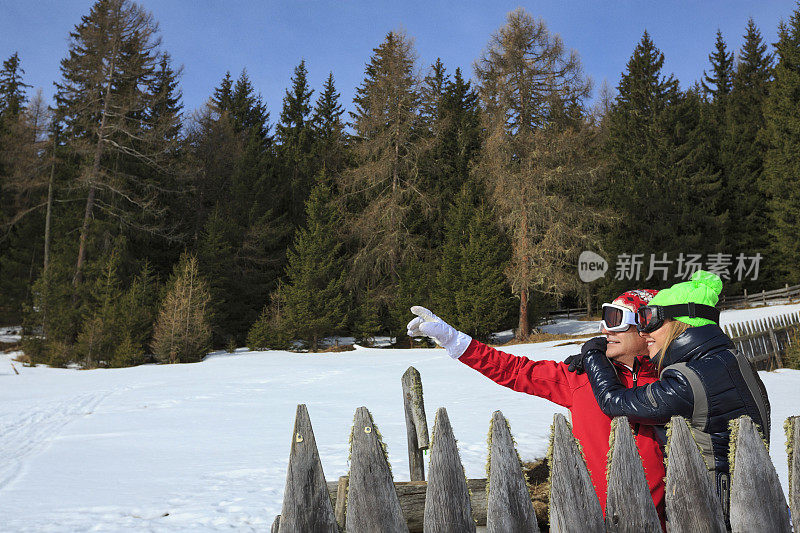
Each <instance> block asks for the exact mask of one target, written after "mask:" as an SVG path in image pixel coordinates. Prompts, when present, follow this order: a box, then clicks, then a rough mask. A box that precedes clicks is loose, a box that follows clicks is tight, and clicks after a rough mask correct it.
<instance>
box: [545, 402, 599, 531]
mask: <svg viewBox="0 0 800 533" xmlns="http://www.w3.org/2000/svg"><path fill="white" fill-rule="evenodd" d="M549 459H550V531H552V532H563V533H567V532H570V531H585V532H587V533H602V532H604V531H605V524H604V523H603V510H602V508H601V507H600V502H599V501H598V500H597V492H596V491H595V490H594V485H592V478H591V477H589V470H588V469H587V468H586V462H585V461H584V460H583V456H582V455H581V452H580V449H578V442H577V441H576V440H575V436H574V435H573V434H572V427H571V426H570V425H569V422H567V419H566V418H564V415H562V414H560V413H557V414H556V415H555V416H554V417H553V432H552V434H551V436H550V457H549Z"/></svg>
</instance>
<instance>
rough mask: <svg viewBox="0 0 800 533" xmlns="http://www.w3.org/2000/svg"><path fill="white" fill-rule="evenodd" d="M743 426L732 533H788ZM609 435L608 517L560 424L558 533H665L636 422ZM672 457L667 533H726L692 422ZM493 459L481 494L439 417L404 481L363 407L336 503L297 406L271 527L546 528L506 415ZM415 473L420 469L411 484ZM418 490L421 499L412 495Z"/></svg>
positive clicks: (673, 438) (792, 438)
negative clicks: (423, 465) (424, 474)
mask: <svg viewBox="0 0 800 533" xmlns="http://www.w3.org/2000/svg"><path fill="white" fill-rule="evenodd" d="M418 375H419V374H418V373H417V372H416V370H413V369H409V371H408V372H407V373H406V375H405V376H404V380H403V381H404V385H406V384H407V385H406V386H404V391H405V392H404V395H405V397H406V398H407V399H408V400H409V402H408V403H407V404H406V405H407V412H408V409H409V407H408V406H409V404H410V405H411V407H410V408H411V409H419V407H420V406H421V381H418V380H417V379H416V377H417V376H418ZM412 378H413V379H412ZM414 390H416V391H417V393H419V394H420V398H419V400H420V401H419V403H418V404H417V406H416V407H415V406H414V404H415V403H417V402H415V401H414V400H416V398H413V397H412V396H413V394H415V393H414V392H409V391H414ZM423 410H424V409H423ZM423 420H424V417H421V416H420V413H417V414H416V415H414V414H413V412H412V413H411V414H410V416H409V415H407V417H406V421H407V423H408V424H409V425H408V428H409V431H408V436H409V439H411V438H412V436H413V438H414V439H416V441H417V443H416V447H412V445H411V442H410V441H409V454H411V452H412V451H415V450H416V449H417V448H418V447H419V446H420V444H421V443H423V442H424V441H425V440H426V439H427V431H425V432H424V433H423V432H422V430H421V428H420V427H419V425H420V424H421V423H423ZM798 420H800V417H791V418H790V419H788V420H787V436H788V449H789V479H790V489H789V500H790V505H791V511H792V513H793V515H794V516H800V454H799V453H797V452H798V447H799V446H800V423H798ZM736 426H737V427H736V429H735V431H734V433H733V435H735V437H734V438H732V442H731V447H732V458H733V461H732V465H733V471H732V473H731V474H732V475H731V497H730V502H731V503H730V520H731V525H732V526H733V531H779V532H790V531H791V527H790V522H789V506H787V502H786V498H785V496H784V493H783V490H782V488H781V485H780V482H779V481H778V475H777V473H776V472H775V468H774V466H773V464H772V462H771V460H770V457H769V454H768V452H767V449H766V446H765V445H764V442H763V441H762V439H761V437H760V435H759V432H758V429H757V428H756V426H755V425H754V424H753V423H752V421H751V420H750V419H749V418H748V417H742V418H740V419H738V420H737V421H736ZM612 433H613V441H612V447H611V452H610V453H609V463H608V500H607V502H606V516H605V519H604V517H603V513H602V511H601V507H600V503H599V501H598V500H597V496H596V493H595V490H594V487H593V486H592V484H591V479H590V477H589V473H588V471H587V469H586V463H585V462H584V460H583V456H582V455H581V451H580V449H579V447H578V443H577V441H576V439H575V437H574V435H573V433H572V428H571V427H570V424H569V422H567V420H566V418H565V417H564V416H563V415H561V414H556V415H555V417H554V420H553V425H552V428H551V435H550V452H549V458H548V459H549V463H550V469H551V470H550V472H551V473H550V480H551V483H550V509H549V516H550V523H549V528H550V531H589V532H603V531H608V532H621V531H645V532H653V533H657V532H660V531H661V525H660V522H659V519H658V515H657V514H656V510H655V507H654V506H653V501H652V499H651V496H650V492H649V489H648V486H647V482H646V480H645V476H644V469H643V468H642V463H641V460H640V457H639V454H638V452H637V449H636V444H635V442H634V438H633V434H632V432H631V428H630V424H629V423H628V420H627V419H626V418H624V417H620V418H615V419H614V421H613V422H612ZM775 445H777V443H773V446H775ZM668 450H669V461H668V464H667V477H666V509H667V514H668V516H669V519H670V522H669V523H670V531H673V532H694V531H714V532H720V533H722V532H724V531H725V523H724V520H723V516H722V510H721V505H720V504H719V501H718V499H717V496H716V493H715V490H714V488H713V487H712V484H711V480H710V478H709V476H708V474H707V470H706V466H705V463H704V462H703V459H702V457H701V455H700V452H699V450H698V447H697V444H696V443H695V441H694V438H693V437H692V435H691V430H690V429H689V426H688V425H687V422H686V421H685V420H684V419H683V418H680V417H674V418H673V419H672V422H671V431H670V436H669V443H668ZM488 452H489V460H488V470H487V472H488V479H485V480H478V481H482V482H483V487H487V485H488V488H487V489H486V491H483V490H476V489H478V487H477V486H474V484H473V483H472V482H471V481H469V480H467V479H465V476H464V470H463V467H462V465H461V461H460V458H459V454H458V449H457V447H456V440H455V435H454V431H453V428H452V426H451V425H450V421H449V418H448V416H447V411H446V410H445V409H444V408H440V409H439V410H438V411H437V413H436V419H435V422H434V425H433V433H432V435H431V438H430V461H429V463H428V480H427V481H421V480H420V481H412V482H406V483H395V482H394V480H393V476H392V471H391V468H390V467H389V463H388V458H387V454H386V448H385V445H384V443H383V440H382V437H381V435H380V432H379V431H378V429H377V427H376V426H375V421H374V420H373V418H372V415H371V414H370V412H369V411H368V410H367V408H366V407H359V408H358V409H357V410H356V414H355V418H354V421H353V427H352V432H351V443H350V472H349V475H348V476H346V477H343V478H342V479H340V481H339V482H338V483H334V484H333V485H334V486H335V492H336V497H335V503H334V501H333V499H332V497H331V496H332V492H333V487H329V485H328V483H326V481H325V477H324V475H323V471H322V463H321V461H320V457H319V453H318V451H317V446H316V441H315V438H314V432H313V430H312V427H311V420H310V418H309V415H308V411H307V409H306V406H305V405H299V406H298V407H297V415H296V419H295V426H294V432H293V434H292V445H291V451H290V455H289V466H288V469H287V475H286V489H285V491H284V499H283V506H282V511H281V514H280V515H279V516H277V517H276V518H275V521H274V522H273V525H272V532H273V533H275V532H298V531H328V532H330V533H338V532H339V531H340V530H346V531H348V532H352V533H360V532H373V531H387V532H395V531H398V532H407V531H430V532H439V531H467V532H470V531H473V532H474V531H475V530H476V524H478V525H483V524H486V529H487V531H490V532H505V531H529V532H537V531H539V530H540V529H539V525H538V523H537V520H536V515H535V513H534V510H533V506H532V504H531V497H530V494H529V492H528V487H527V485H526V483H525V479H524V476H523V472H522V469H521V465H520V460H519V457H518V455H517V452H516V449H515V445H514V441H513V439H512V436H511V431H510V428H509V426H508V423H507V421H506V419H505V418H504V417H503V415H502V413H501V412H500V411H496V412H495V413H494V414H493V416H492V419H491V421H490V426H489V442H488ZM414 468H415V467H414V466H413V464H412V465H411V469H412V470H411V473H412V475H415V474H414ZM416 475H419V470H417V474H416ZM473 481H475V480H473ZM471 485H472V486H471ZM409 486H413V490H410V491H409V490H407V488H408V487H409ZM399 487H405V488H403V489H401V488H399ZM411 493H413V497H410V496H409V494H411ZM481 498H484V500H483V501H485V506H484V507H483V509H485V514H483V516H485V518H482V516H481V512H480V510H479V509H478V506H479V505H481V504H480V503H478V502H477V501H476V500H479V499H481ZM412 515H413V516H412ZM484 520H485V521H484Z"/></svg>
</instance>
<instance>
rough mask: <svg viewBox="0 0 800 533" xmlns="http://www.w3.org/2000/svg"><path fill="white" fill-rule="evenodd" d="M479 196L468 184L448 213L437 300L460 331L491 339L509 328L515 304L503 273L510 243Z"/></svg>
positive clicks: (470, 184)
mask: <svg viewBox="0 0 800 533" xmlns="http://www.w3.org/2000/svg"><path fill="white" fill-rule="evenodd" d="M479 192H480V187H479V185H478V184H477V183H474V182H472V181H470V182H467V183H465V184H464V185H463V187H462V189H461V191H460V192H459V194H458V195H457V196H456V198H455V201H454V202H453V203H452V207H451V208H450V210H449V211H448V213H447V222H446V226H445V237H444V242H443V243H442V246H441V248H440V255H441V261H440V265H439V267H438V273H437V275H436V283H435V293H434V295H433V299H434V301H435V302H436V309H441V313H442V316H443V317H448V318H447V319H446V320H452V322H450V323H451V324H453V326H455V327H456V328H457V329H459V330H460V331H464V332H466V333H468V334H470V335H471V336H473V337H475V338H478V339H482V340H488V337H489V335H490V334H491V333H492V332H494V331H497V329H498V328H501V327H505V326H506V325H507V321H508V319H509V317H510V315H511V311H513V307H514V299H513V297H512V295H511V292H510V290H509V288H508V284H507V282H506V278H505V274H504V271H505V269H506V267H507V265H508V259H509V253H508V250H509V246H508V242H507V239H506V238H505V236H504V234H503V232H502V231H501V229H500V228H499V227H498V226H497V223H496V220H495V217H494V214H493V213H492V212H491V209H490V208H489V206H488V205H487V204H486V203H485V201H484V200H483V199H482V196H483V195H482V194H479Z"/></svg>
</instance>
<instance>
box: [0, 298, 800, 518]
mask: <svg viewBox="0 0 800 533" xmlns="http://www.w3.org/2000/svg"><path fill="white" fill-rule="evenodd" d="M797 310H800V305H791V306H775V307H768V308H763V309H755V310H745V311H726V312H725V313H723V321H725V322H730V321H739V320H749V319H751V318H756V317H760V316H766V315H776V314H782V313H785V312H789V311H797ZM578 323H579V324H581V325H585V324H591V323H590V322H578ZM595 327H596V325H595ZM562 343H563V341H554V342H546V343H539V344H527V345H515V346H509V347H507V348H505V350H507V351H508V352H511V353H514V354H517V355H525V356H527V357H530V358H532V359H556V360H561V359H563V358H564V357H566V356H567V355H569V354H571V353H575V351H576V350H577V347H576V346H575V345H566V346H556V345H558V344H562ZM9 357H10V355H2V356H0V524H2V525H0V530H2V531H4V532H6V531H15V532H18V531H26V532H27V531H29V532H50V531H52V532H62V531H65V532H66V531H69V532H72V531H131V530H136V531H139V530H146V531H164V532H171V531H218V530H231V529H234V530H237V531H255V530H262V531H263V530H265V529H267V528H268V527H269V525H270V524H271V522H272V520H273V518H274V516H275V515H276V514H278V513H279V512H280V506H281V498H282V493H283V486H284V483H285V474H286V464H287V460H288V455H289V446H290V439H291V435H292V425H293V423H294V414H295V409H296V406H297V404H298V403H305V404H306V405H307V406H308V410H309V413H310V415H311V421H312V424H313V426H314V433H315V436H316V440H317V444H318V446H319V450H320V453H321V455H322V463H323V468H324V470H325V474H326V477H327V478H328V479H329V480H335V479H337V478H338V476H340V475H344V474H346V473H347V470H348V466H347V457H348V449H347V448H348V444H347V442H348V436H349V432H350V425H351V423H352V417H353V413H354V412H355V409H356V408H357V407H359V406H362V405H364V406H367V407H368V408H369V409H370V410H371V411H372V414H373V416H374V418H375V421H376V424H377V425H378V426H379V427H380V430H381V433H382V434H383V436H384V439H385V441H386V443H387V444H388V448H389V458H390V461H391V462H392V466H393V472H394V475H395V478H396V479H397V480H403V479H408V459H407V452H406V442H405V426H404V425H405V422H404V418H403V411H402V409H403V401H402V397H401V389H400V377H401V375H402V374H403V372H404V371H405V370H406V368H408V366H409V365H413V366H415V367H416V368H417V369H418V370H419V371H420V372H421V374H422V381H423V387H424V391H425V405H426V408H427V412H428V423H429V424H430V425H432V424H433V415H434V413H435V410H436V408H438V407H441V406H444V407H446V408H447V410H448V414H449V415H450V420H451V422H452V424H453V428H454V431H455V435H456V438H457V439H458V441H459V449H460V452H461V459H462V461H463V463H464V467H465V469H466V473H467V475H468V476H469V477H483V476H484V475H485V461H486V433H487V431H488V428H489V420H490V417H491V414H492V412H493V411H495V410H496V409H500V410H502V411H503V413H504V414H505V415H506V417H507V418H508V419H509V422H510V424H511V429H512V432H513V433H514V436H515V438H516V441H517V444H518V447H519V451H520V454H521V456H522V457H523V458H535V457H541V456H543V455H544V454H545V451H546V449H547V440H548V434H549V431H550V424H551V422H552V418H553V414H554V413H556V412H565V411H564V410H563V409H561V408H559V407H557V406H555V405H553V404H551V403H549V402H547V401H546V400H543V399H540V398H535V397H532V396H526V395H521V394H518V393H515V392H512V391H510V390H508V389H505V388H503V387H500V386H497V385H495V384H494V383H492V382H490V381H489V380H487V379H486V378H484V377H483V376H481V375H479V374H478V373H476V372H474V371H473V370H471V369H469V368H467V367H466V366H464V365H461V364H460V363H458V362H456V361H452V360H451V359H450V358H449V357H448V356H447V355H446V354H445V352H444V351H443V350H440V349H414V350H391V349H374V348H370V349H367V348H361V349H357V350H355V351H350V352H341V353H329V354H293V353H288V352H274V351H273V352H248V351H239V352H237V353H235V354H219V355H214V356H211V357H209V358H208V359H207V360H206V361H204V362H202V363H197V364H189V365H162V366H141V367H136V368H126V369H118V370H91V371H77V370H64V369H51V368H44V367H38V368H25V367H22V366H21V365H19V364H17V365H16V366H17V369H18V370H19V371H20V375H15V374H14V371H13V369H12V368H11V364H10V361H9ZM761 376H762V379H763V380H764V383H765V385H766V386H767V389H768V390H769V393H770V398H771V401H772V428H773V440H772V447H771V452H770V453H771V454H772V457H773V460H774V462H775V464H776V466H777V469H778V472H779V475H780V478H781V482H782V483H783V485H784V488H786V486H787V466H786V451H785V447H784V445H783V442H784V437H783V432H782V424H783V421H784V419H785V418H786V417H788V416H790V415H793V414H800V407H798V406H800V371H794V370H779V371H777V372H771V373H767V372H762V373H761Z"/></svg>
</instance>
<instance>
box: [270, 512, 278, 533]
mask: <svg viewBox="0 0 800 533" xmlns="http://www.w3.org/2000/svg"><path fill="white" fill-rule="evenodd" d="M280 528H281V515H276V516H275V520H273V521H272V527H270V528H269V533H278V531H279V530H280Z"/></svg>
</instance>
